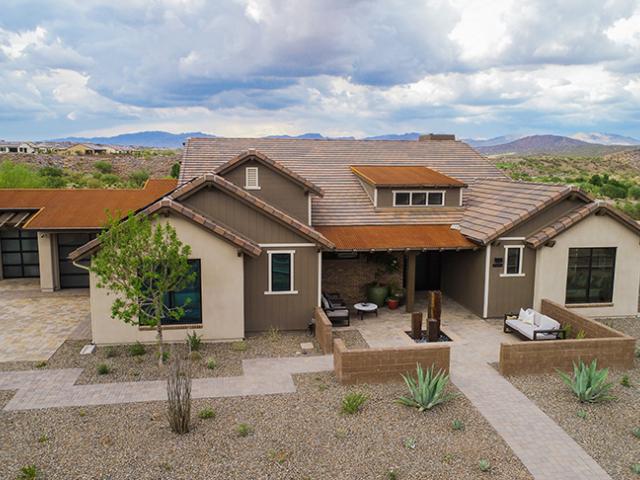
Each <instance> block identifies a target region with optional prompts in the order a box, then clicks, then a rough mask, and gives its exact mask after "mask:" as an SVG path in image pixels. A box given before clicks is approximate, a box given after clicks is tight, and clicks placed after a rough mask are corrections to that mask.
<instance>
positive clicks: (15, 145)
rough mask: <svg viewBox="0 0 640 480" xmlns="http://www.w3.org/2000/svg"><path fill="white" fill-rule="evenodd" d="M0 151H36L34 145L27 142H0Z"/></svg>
mask: <svg viewBox="0 0 640 480" xmlns="http://www.w3.org/2000/svg"><path fill="white" fill-rule="evenodd" d="M0 153H36V146H35V145H34V144H33V143H27V142H0Z"/></svg>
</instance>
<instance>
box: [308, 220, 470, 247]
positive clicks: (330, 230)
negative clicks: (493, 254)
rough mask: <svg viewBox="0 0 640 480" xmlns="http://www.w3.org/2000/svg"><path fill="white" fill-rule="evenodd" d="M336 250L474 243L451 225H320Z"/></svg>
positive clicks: (319, 228) (465, 245)
mask: <svg viewBox="0 0 640 480" xmlns="http://www.w3.org/2000/svg"><path fill="white" fill-rule="evenodd" d="M316 228H317V230H318V231H319V232H320V233H322V234H323V235H324V236H325V237H327V238H328V239H329V240H331V241H332V242H333V243H335V245H336V250H360V251H365V250H367V251H368V250H406V249H409V250H422V249H468V248H474V247H476V246H477V245H475V244H474V243H472V242H471V241H469V240H467V239H466V238H465V237H464V236H463V235H462V234H461V233H460V231H459V230H457V229H454V228H451V225H357V226H342V225H337V226H322V227H316Z"/></svg>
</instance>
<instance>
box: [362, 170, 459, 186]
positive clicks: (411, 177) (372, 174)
mask: <svg viewBox="0 0 640 480" xmlns="http://www.w3.org/2000/svg"><path fill="white" fill-rule="evenodd" d="M351 171H353V173H355V174H356V175H358V176H359V177H360V178H362V179H363V180H364V181H365V182H367V183H369V184H371V185H376V186H382V187H464V186H466V184H465V183H464V182H461V181H460V180H456V179H455V178H451V177H449V176H447V175H443V174H442V173H440V172H436V171H435V170H433V169H431V168H427V167H424V166H414V165H411V166H407V165H405V166H399V165H388V166H386V165H385V166H381V165H352V166H351Z"/></svg>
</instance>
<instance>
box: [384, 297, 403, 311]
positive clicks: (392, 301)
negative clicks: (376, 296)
mask: <svg viewBox="0 0 640 480" xmlns="http://www.w3.org/2000/svg"><path fill="white" fill-rule="evenodd" d="M399 305H400V300H399V299H398V297H396V296H395V295H391V296H390V297H388V298H387V307H389V310H395V309H396V308H398V306H399Z"/></svg>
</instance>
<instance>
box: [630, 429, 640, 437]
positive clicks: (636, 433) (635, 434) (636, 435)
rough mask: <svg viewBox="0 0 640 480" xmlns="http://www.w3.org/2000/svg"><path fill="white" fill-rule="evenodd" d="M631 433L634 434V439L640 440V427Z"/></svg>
mask: <svg viewBox="0 0 640 480" xmlns="http://www.w3.org/2000/svg"><path fill="white" fill-rule="evenodd" d="M631 433H632V434H633V436H634V437H636V438H640V427H636V428H634V429H633V430H631Z"/></svg>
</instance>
